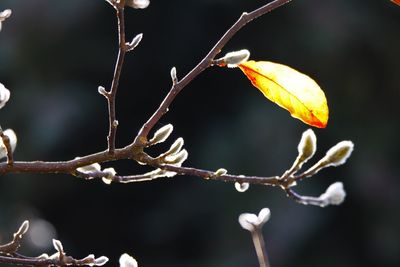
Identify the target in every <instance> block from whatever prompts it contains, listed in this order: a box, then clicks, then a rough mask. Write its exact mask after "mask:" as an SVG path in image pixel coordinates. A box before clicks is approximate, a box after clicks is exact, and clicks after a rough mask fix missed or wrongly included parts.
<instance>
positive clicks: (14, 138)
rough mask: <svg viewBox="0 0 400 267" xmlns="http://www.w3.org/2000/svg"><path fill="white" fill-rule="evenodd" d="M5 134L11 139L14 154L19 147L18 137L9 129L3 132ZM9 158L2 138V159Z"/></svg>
mask: <svg viewBox="0 0 400 267" xmlns="http://www.w3.org/2000/svg"><path fill="white" fill-rule="evenodd" d="M3 134H4V135H6V136H7V137H8V139H9V142H10V146H11V150H12V152H14V150H15V148H16V146H17V135H16V134H15V132H14V131H13V130H12V129H7V130H5V131H3ZM4 157H7V149H6V146H5V145H4V143H3V140H2V139H1V138H0V159H1V158H4Z"/></svg>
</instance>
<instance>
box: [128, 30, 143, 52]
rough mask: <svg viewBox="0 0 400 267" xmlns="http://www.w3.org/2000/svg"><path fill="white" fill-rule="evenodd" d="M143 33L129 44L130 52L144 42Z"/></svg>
mask: <svg viewBox="0 0 400 267" xmlns="http://www.w3.org/2000/svg"><path fill="white" fill-rule="evenodd" d="M142 38H143V33H140V34H138V35H136V36H135V37H134V38H133V39H132V41H131V42H130V43H128V44H127V45H128V51H131V50H133V49H135V47H136V46H138V44H139V43H140V41H142Z"/></svg>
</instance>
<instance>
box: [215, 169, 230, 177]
mask: <svg viewBox="0 0 400 267" xmlns="http://www.w3.org/2000/svg"><path fill="white" fill-rule="evenodd" d="M227 173H228V171H227V170H226V169H224V168H220V169H218V170H216V171H215V172H214V176H215V177H220V176H222V175H225V174H227Z"/></svg>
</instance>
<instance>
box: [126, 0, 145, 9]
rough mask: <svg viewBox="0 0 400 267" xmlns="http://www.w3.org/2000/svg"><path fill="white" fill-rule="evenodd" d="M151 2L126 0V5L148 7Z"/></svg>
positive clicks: (140, 7)
mask: <svg viewBox="0 0 400 267" xmlns="http://www.w3.org/2000/svg"><path fill="white" fill-rule="evenodd" d="M149 4H150V1H149V0H126V1H125V5H127V6H130V7H133V8H139V9H144V8H146V7H148V6H149Z"/></svg>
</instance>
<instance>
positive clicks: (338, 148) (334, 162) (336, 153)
mask: <svg viewBox="0 0 400 267" xmlns="http://www.w3.org/2000/svg"><path fill="white" fill-rule="evenodd" d="M353 148H354V144H353V142H351V141H342V142H340V143H338V144H336V145H335V146H333V147H331V148H330V149H329V150H328V152H326V155H325V157H324V158H323V159H324V160H325V162H327V164H328V165H329V166H339V165H342V164H344V163H345V162H346V160H347V159H348V158H349V157H350V155H351V152H353Z"/></svg>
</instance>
